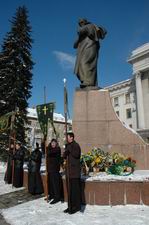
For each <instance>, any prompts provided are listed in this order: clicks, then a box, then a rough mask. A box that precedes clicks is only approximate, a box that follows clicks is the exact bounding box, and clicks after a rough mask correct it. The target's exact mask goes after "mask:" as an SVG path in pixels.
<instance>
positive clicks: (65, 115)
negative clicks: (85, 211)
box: [63, 78, 70, 208]
mask: <svg viewBox="0 0 149 225" xmlns="http://www.w3.org/2000/svg"><path fill="white" fill-rule="evenodd" d="M63 82H64V117H65V141H66V144H67V143H68V138H67V112H68V98H67V88H66V82H67V80H66V78H64V79H63ZM66 167H67V168H66V187H67V198H68V208H69V207H70V184H69V182H70V180H69V163H68V156H67V158H66Z"/></svg>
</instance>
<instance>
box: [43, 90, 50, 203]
mask: <svg viewBox="0 0 149 225" xmlns="http://www.w3.org/2000/svg"><path fill="white" fill-rule="evenodd" d="M46 99H47V96H46V86H44V104H46ZM44 147H45V166H46V174H45V175H46V176H45V179H46V182H45V195H46V198H45V200H46V201H47V202H48V194H49V193H48V157H47V135H46V136H44Z"/></svg>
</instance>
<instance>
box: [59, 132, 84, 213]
mask: <svg viewBox="0 0 149 225" xmlns="http://www.w3.org/2000/svg"><path fill="white" fill-rule="evenodd" d="M67 141H68V144H67V145H66V150H65V152H64V155H63V157H64V158H65V159H66V183H67V193H68V208H67V209H66V210H64V212H65V213H69V214H73V213H76V212H77V211H80V210H81V186H80V168H81V166H80V156H81V148H80V146H79V144H78V143H77V142H76V141H75V140H74V134H73V133H68V134H67Z"/></svg>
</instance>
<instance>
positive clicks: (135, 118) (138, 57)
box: [106, 43, 149, 142]
mask: <svg viewBox="0 0 149 225" xmlns="http://www.w3.org/2000/svg"><path fill="white" fill-rule="evenodd" d="M128 63H130V64H131V65H132V70H133V72H132V78H130V79H128V80H124V81H122V82H119V83H116V84H113V85H111V86H108V87H106V89H108V90H109V92H110V96H111V101H112V104H113V107H114V110H115V112H116V113H117V115H118V116H119V118H120V120H121V121H123V122H124V123H125V124H127V125H128V126H130V127H131V128H133V129H134V130H135V131H137V132H138V133H139V134H140V135H141V136H142V138H143V139H144V140H145V141H147V142H149V43H146V44H144V45H142V46H140V47H138V48H137V49H135V50H134V51H132V53H131V56H130V57H129V59H128Z"/></svg>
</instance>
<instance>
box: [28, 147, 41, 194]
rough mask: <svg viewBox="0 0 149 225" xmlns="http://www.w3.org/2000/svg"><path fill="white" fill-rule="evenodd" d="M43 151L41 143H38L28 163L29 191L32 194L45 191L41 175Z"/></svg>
mask: <svg viewBox="0 0 149 225" xmlns="http://www.w3.org/2000/svg"><path fill="white" fill-rule="evenodd" d="M41 159H42V153H41V151H40V150H39V144H38V143H36V148H35V150H34V151H33V152H32V153H31V155H30V157H29V163H28V191H29V193H31V194H32V195H35V194H42V193H43V183H42V179H41V175H40V167H41Z"/></svg>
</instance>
